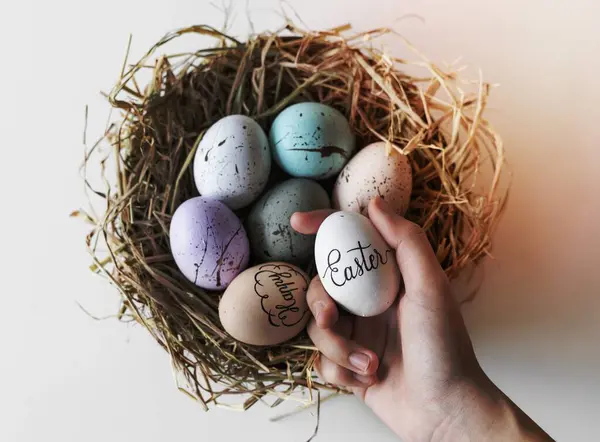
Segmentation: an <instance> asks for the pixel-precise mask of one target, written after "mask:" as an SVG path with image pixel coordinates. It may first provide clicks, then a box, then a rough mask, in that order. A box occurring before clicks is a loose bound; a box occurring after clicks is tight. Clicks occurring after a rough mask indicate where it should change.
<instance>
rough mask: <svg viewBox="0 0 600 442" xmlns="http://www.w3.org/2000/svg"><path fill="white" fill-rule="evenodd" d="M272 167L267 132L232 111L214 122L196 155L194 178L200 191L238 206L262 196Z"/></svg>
mask: <svg viewBox="0 0 600 442" xmlns="http://www.w3.org/2000/svg"><path fill="white" fill-rule="evenodd" d="M270 171H271V153H270V152H269V140H268V139H267V135H266V134H265V132H264V131H263V130H262V128H261V127H260V126H259V125H258V123H257V122H256V121H254V120H253V119H252V118H250V117H247V116H245V115H229V116H228V117H225V118H221V119H220V120H219V121H217V122H216V123H215V124H213V125H212V126H211V127H210V129H208V130H207V131H206V133H205V134H204V136H203V137H202V140H201V141H200V144H199V145H198V150H197V151H196V156H195V157H194V180H195V181H196V187H197V188H198V192H200V195H202V196H204V197H207V198H214V199H217V200H219V201H222V202H224V203H225V204H226V205H227V206H229V208H230V209H234V210H235V209H240V208H242V207H245V206H248V205H250V204H251V203H252V201H254V200H255V199H256V198H258V196H259V195H260V193H261V192H262V191H263V189H264V188H265V185H266V184H267V180H268V179H269V172H270Z"/></svg>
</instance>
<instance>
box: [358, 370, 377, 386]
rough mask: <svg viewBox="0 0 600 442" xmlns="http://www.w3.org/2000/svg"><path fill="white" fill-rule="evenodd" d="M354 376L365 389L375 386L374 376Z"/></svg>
mask: <svg viewBox="0 0 600 442" xmlns="http://www.w3.org/2000/svg"><path fill="white" fill-rule="evenodd" d="M353 376H354V379H356V380H357V381H358V382H360V383H361V384H362V385H364V386H365V387H369V386H370V385H372V384H373V377H372V376H363V375H362V374H357V373H354V374H353Z"/></svg>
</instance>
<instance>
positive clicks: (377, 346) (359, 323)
mask: <svg viewBox="0 0 600 442" xmlns="http://www.w3.org/2000/svg"><path fill="white" fill-rule="evenodd" d="M388 312H389V310H388V311H386V312H384V313H382V314H381V315H378V316H371V317H366V318H363V317H358V316H357V317H354V334H353V335H352V340H353V341H354V342H356V343H357V344H358V345H360V346H362V347H365V348H369V349H371V350H373V352H374V353H375V354H376V355H377V357H378V359H379V361H381V357H382V356H383V354H384V350H385V344H386V341H387V333H388V322H389V321H388V318H387V316H389V313H388Z"/></svg>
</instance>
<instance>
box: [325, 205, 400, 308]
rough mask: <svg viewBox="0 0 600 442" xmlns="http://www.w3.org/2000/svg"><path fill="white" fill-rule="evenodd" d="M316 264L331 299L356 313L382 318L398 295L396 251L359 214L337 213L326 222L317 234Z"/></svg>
mask: <svg viewBox="0 0 600 442" xmlns="http://www.w3.org/2000/svg"><path fill="white" fill-rule="evenodd" d="M315 261H316V265H317V271H318V273H319V277H320V279H321V283H322V284H323V287H324V288H325V290H326V291H327V293H329V296H331V297H332V298H333V299H334V300H335V301H336V302H337V303H338V305H340V306H341V307H343V308H344V309H345V310H347V311H349V312H350V313H352V314H355V315H357V316H365V317H366V316H376V315H379V314H381V313H383V312H384V311H385V310H387V309H388V308H389V307H390V306H391V305H392V304H393V302H394V300H395V299H396V296H397V295H398V292H399V289H400V280H401V277H400V270H399V269H398V265H397V263H396V256H395V251H394V249H392V248H391V247H390V246H389V245H388V244H387V243H386V242H385V240H384V239H383V237H382V236H381V234H380V233H379V232H378V231H377V229H376V228H375V226H374V225H373V224H372V223H371V221H370V220H369V219H368V218H367V217H365V216H363V215H361V214H359V213H355V212H336V213H334V214H332V215H330V216H328V217H327V218H326V219H325V221H324V222H323V224H321V227H320V228H319V231H318V232H317V238H316V241H315Z"/></svg>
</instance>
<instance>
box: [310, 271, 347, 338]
mask: <svg viewBox="0 0 600 442" xmlns="http://www.w3.org/2000/svg"><path fill="white" fill-rule="evenodd" d="M306 302H307V303H308V307H309V308H310V311H311V312H312V314H313V316H314V317H315V321H316V322H317V325H318V326H319V327H320V328H331V327H333V325H334V324H335V323H336V322H337V320H338V317H339V314H338V309H337V306H336V305H335V302H334V301H333V299H331V297H330V296H329V295H328V294H327V292H326V291H325V289H324V288H323V284H321V280H320V279H319V277H318V276H315V277H314V278H313V280H312V281H311V282H310V286H309V287H308V293H307V295H306Z"/></svg>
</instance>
